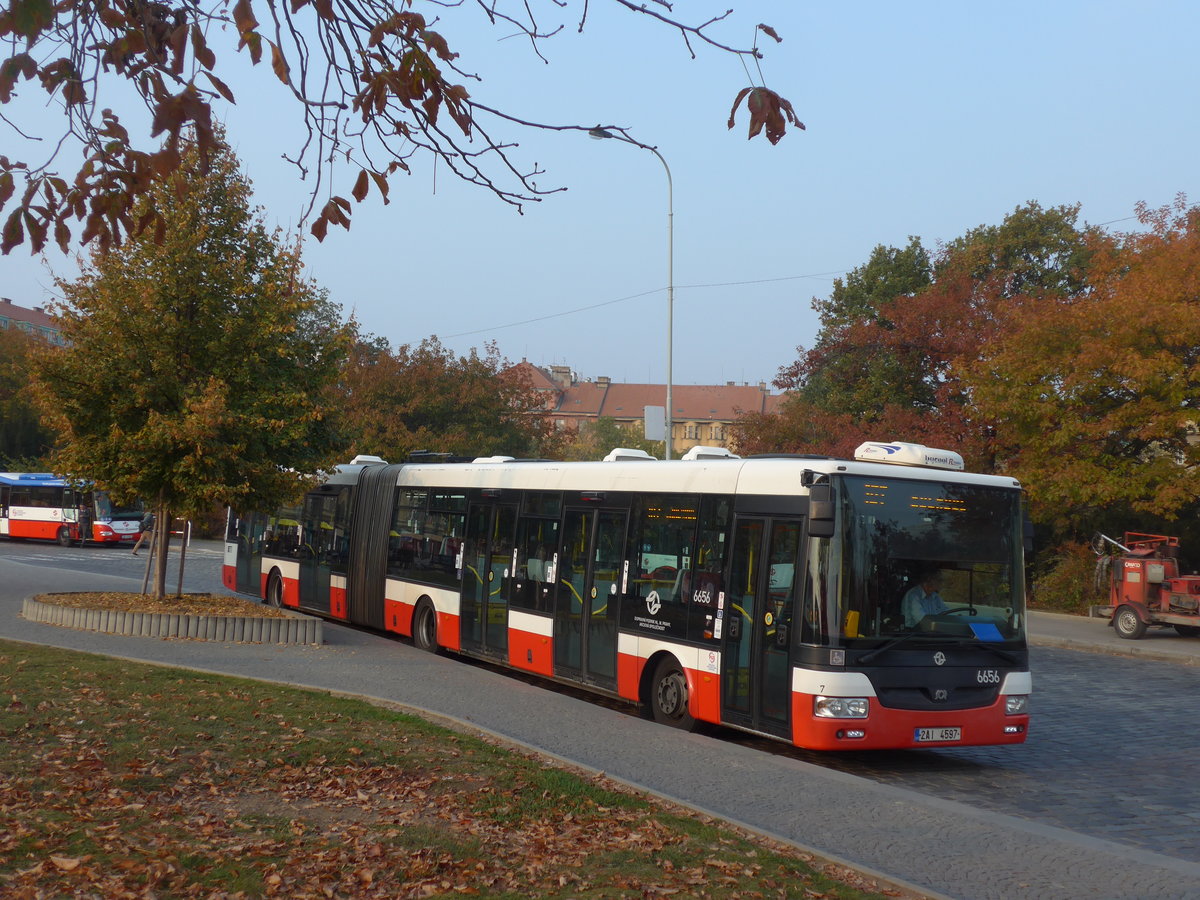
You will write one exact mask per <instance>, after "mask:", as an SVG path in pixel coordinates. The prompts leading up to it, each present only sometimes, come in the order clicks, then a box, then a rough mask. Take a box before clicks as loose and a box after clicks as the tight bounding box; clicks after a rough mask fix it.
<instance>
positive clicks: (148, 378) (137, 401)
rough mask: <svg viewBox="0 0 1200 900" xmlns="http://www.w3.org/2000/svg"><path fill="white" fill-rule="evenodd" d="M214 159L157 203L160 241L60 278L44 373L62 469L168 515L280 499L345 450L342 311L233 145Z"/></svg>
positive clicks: (111, 254) (192, 162)
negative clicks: (63, 343)
mask: <svg viewBox="0 0 1200 900" xmlns="http://www.w3.org/2000/svg"><path fill="white" fill-rule="evenodd" d="M201 157H202V153H201V151H200V148H199V147H196V146H189V147H187V148H185V149H184V151H183V159H182V164H181V167H180V168H179V169H178V170H177V171H175V173H174V174H173V175H171V177H170V180H169V181H164V182H161V183H158V184H156V185H155V187H154V188H153V191H152V196H151V197H149V198H148V199H147V201H146V202H147V203H148V204H149V203H155V204H157V206H158V207H159V209H161V210H162V211H163V215H164V221H163V225H164V230H163V234H162V236H161V241H160V242H155V241H154V240H153V239H152V236H151V235H150V234H149V233H144V234H142V235H141V236H139V237H137V238H134V239H132V240H130V241H128V242H126V243H125V244H124V245H122V246H121V247H120V248H110V250H109V251H108V252H100V251H99V250H96V251H95V252H93V254H92V255H91V258H90V262H89V263H88V264H87V265H86V267H85V269H84V271H83V273H82V275H81V276H80V278H79V279H78V280H76V281H74V282H70V283H67V282H60V283H59V289H60V290H61V291H62V292H63V296H64V297H65V301H64V303H63V304H62V305H61V307H60V309H59V310H58V312H59V315H60V317H61V321H62V327H63V333H64V335H65V336H66V337H67V338H68V339H69V340H70V341H71V346H70V347H69V348H64V349H59V350H54V351H51V352H49V353H47V354H44V355H41V356H40V357H39V358H38V360H37V365H36V367H35V380H36V387H37V390H38V394H39V397H40V400H41V404H42V408H43V412H44V414H45V415H46V417H47V420H48V422H49V423H50V424H51V425H52V426H53V428H54V430H55V431H56V432H57V434H58V437H59V449H58V452H57V454H56V456H55V468H56V470H57V471H61V472H67V473H70V474H72V475H74V476H77V477H80V478H85V479H88V480H91V481H93V482H95V483H96V484H97V485H98V486H99V487H101V488H105V489H107V490H109V491H110V492H112V493H113V494H114V496H116V497H118V498H132V497H140V498H143V499H145V500H147V501H149V502H152V503H153V505H154V507H155V508H156V510H157V514H158V517H159V521H160V523H161V522H169V521H170V519H171V516H173V515H179V516H187V517H198V516H200V515H201V514H204V513H207V512H208V511H209V510H210V509H211V508H212V507H213V506H214V505H218V504H227V503H228V504H232V505H235V506H251V505H253V506H271V505H274V504H276V503H278V502H280V501H281V500H283V499H284V498H285V497H288V496H291V495H293V494H294V493H295V490H296V481H297V473H314V472H316V471H317V470H320V469H324V468H327V467H328V466H329V465H331V464H332V463H333V462H334V461H335V459H336V458H337V456H338V454H337V452H336V438H337V436H336V433H335V431H334V429H333V428H332V427H331V425H330V423H329V421H328V419H327V417H326V415H325V412H324V409H323V407H322V401H323V399H324V398H325V392H326V391H327V387H328V385H330V384H331V383H332V382H333V381H334V380H335V379H336V377H337V375H338V373H339V371H340V366H341V362H342V359H343V358H344V355H345V348H346V344H347V343H348V335H347V331H346V327H345V326H344V325H343V324H342V323H341V322H340V319H339V315H338V312H339V311H338V309H337V307H335V306H334V305H333V304H331V303H330V302H329V300H328V298H327V296H326V295H325V293H324V292H323V291H322V290H320V289H318V288H317V287H316V286H315V285H314V284H313V283H311V282H310V281H308V280H306V278H305V277H304V274H303V270H302V263H301V258H300V253H299V250H298V249H297V248H294V247H289V246H285V245H284V244H283V243H281V240H280V236H279V234H278V233H272V232H270V231H268V230H267V229H266V227H265V226H264V224H263V222H262V216H261V213H260V212H258V211H256V210H253V209H252V208H251V207H250V185H249V183H248V182H247V180H246V179H245V178H244V177H243V176H242V174H241V173H240V171H239V169H238V166H237V160H236V159H235V157H234V155H233V153H232V152H231V151H230V150H229V149H228V148H226V147H225V146H224V145H223V144H218V145H217V147H216V149H215V152H214V153H213V154H212V155H211V156H210V159H209V161H208V165H207V166H205V165H204V164H203V163H202V160H201ZM139 209H140V207H139ZM135 211H136V210H135ZM159 552H160V556H159V565H158V567H157V572H158V580H157V584H156V585H155V593H156V595H158V596H161V595H162V594H163V593H164V590H165V580H164V579H165V574H166V566H165V565H164V564H163V563H165V555H166V545H165V542H160V551H159Z"/></svg>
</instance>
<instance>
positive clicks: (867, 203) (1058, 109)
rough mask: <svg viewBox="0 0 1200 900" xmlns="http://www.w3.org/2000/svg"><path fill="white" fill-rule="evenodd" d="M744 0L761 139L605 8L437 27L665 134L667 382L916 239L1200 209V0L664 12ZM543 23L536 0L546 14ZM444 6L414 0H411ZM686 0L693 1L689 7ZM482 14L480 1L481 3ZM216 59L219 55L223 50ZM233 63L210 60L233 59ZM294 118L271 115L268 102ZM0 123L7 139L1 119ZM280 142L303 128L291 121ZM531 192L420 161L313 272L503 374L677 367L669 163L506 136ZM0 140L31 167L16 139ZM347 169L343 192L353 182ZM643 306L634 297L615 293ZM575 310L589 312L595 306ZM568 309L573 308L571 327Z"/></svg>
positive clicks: (238, 135)
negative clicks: (798, 124) (554, 31)
mask: <svg viewBox="0 0 1200 900" xmlns="http://www.w3.org/2000/svg"><path fill="white" fill-rule="evenodd" d="M727 5H733V6H734V15H733V16H732V17H731V20H730V21H731V24H729V25H727V26H724V27H722V28H720V29H717V30H715V31H714V35H716V36H719V37H720V38H722V39H724V40H726V41H727V42H729V43H733V44H737V45H744V44H747V43H749V42H750V41H751V40H752V39H753V26H754V25H755V24H756V23H757V22H759V21H764V22H767V23H769V24H771V25H773V26H774V27H775V28H776V29H777V30H778V32H779V34H780V36H781V37H782V38H783V43H782V44H778V45H776V44H774V42H771V41H769V40H767V39H760V44H761V45H762V46H763V48H764V50H765V51H766V58H765V59H764V60H763V61H762V63H761V67H762V73H763V75H764V76H765V79H766V82H767V84H768V85H769V86H770V87H773V88H775V89H776V90H778V91H779V92H780V93H781V94H783V95H784V96H785V97H787V98H788V99H790V100H791V101H792V103H793V104H794V106H795V109H796V112H797V114H798V115H799V117H800V119H801V120H802V121H804V122H805V123H806V125H807V131H803V132H802V131H798V130H792V129H789V131H788V134H787V136H786V137H785V138H784V139H783V141H782V142H781V143H780V144H779V145H777V146H775V147H772V146H770V145H769V144H768V143H767V142H766V141H765V140H764V139H763V138H762V137H761V136H760V137H758V138H756V139H755V140H753V141H747V139H746V125H747V117H746V114H745V111H744V110H742V111H741V113H740V114H739V117H738V124H737V126H736V127H735V129H734V130H732V131H729V130H727V129H726V125H725V123H726V119H727V117H728V114H729V107H730V105H731V103H732V100H733V97H734V95H735V94H736V92H737V91H738V89H739V88H741V87H742V86H743V85H745V84H746V83H747V75H746V72H745V71H744V70H743V67H742V64H741V63H740V62H739V61H737V60H736V59H734V58H732V57H727V56H725V55H723V54H719V53H717V52H715V51H711V50H707V49H705V48H702V47H699V46H698V45H697V53H698V57H699V58H698V59H696V60H692V59H691V58H690V57H689V55H688V53H687V51H686V49H685V48H684V47H683V45H682V43H681V41H680V40H679V39H678V38H677V37H676V36H675V35H673V34H672V33H671V32H669V31H668V30H666V29H664V28H661V27H656V26H655V25H654V24H653V23H651V22H649V21H647V20H644V19H643V17H640V16H636V15H633V14H630V13H627V12H625V11H624V10H620V9H617V8H616V7H615V6H614V5H612V4H609V3H608V2H607V0H592V2H591V7H592V10H591V18H590V21H589V26H588V28H587V30H585V32H584V33H583V34H582V35H580V34H578V33H577V32H576V28H575V20H574V19H573V18H571V17H570V16H567V17H566V18H565V20H564V21H565V22H566V26H567V27H566V28H565V29H564V30H563V32H562V33H561V34H560V35H559V36H557V37H555V38H554V39H552V40H550V41H548V42H546V43H545V44H544V47H543V52H544V53H545V55H546V56H547V58H548V59H549V65H546V64H543V63H542V62H541V61H539V60H537V59H536V58H534V57H533V56H532V55H531V54H530V53H529V52H528V50H527V49H526V47H525V46H524V45H522V43H521V42H520V41H519V40H517V39H513V40H499V38H501V37H502V36H503V35H504V34H505V32H504V31H503V30H501V29H495V30H493V29H488V28H486V27H484V26H483V25H482V19H481V17H480V16H479V15H478V14H477V13H476V12H475V11H474V8H473V6H472V5H471V4H468V6H467V7H466V8H464V9H461V10H458V11H457V12H454V11H450V12H449V13H448V14H449V15H452V16H453V17H454V18H455V19H466V20H467V21H468V22H469V23H470V22H473V23H476V24H472V25H470V26H469V27H468V28H467V30H465V31H464V30H462V27H461V26H459V25H457V24H455V22H454V21H448V22H447V23H446V24H445V26H443V28H442V31H443V33H444V34H445V35H446V37H447V38H448V40H449V41H450V42H451V45H452V47H454V48H455V49H459V50H460V51H461V52H462V53H463V63H464V66H466V67H467V68H470V69H473V70H475V71H478V72H479V73H480V74H481V75H483V77H484V82H483V84H482V85H473V86H471V88H470V89H471V91H472V94H473V95H475V96H477V97H478V98H479V99H480V100H481V101H483V102H488V103H491V104H493V105H500V106H502V107H504V108H506V109H507V110H508V111H510V112H512V113H513V114H516V115H519V116H521V117H525V118H532V119H538V120H541V121H547V122H551V123H560V124H567V123H580V124H593V123H605V124H613V125H620V126H627V127H628V128H629V129H631V133H632V134H633V135H634V136H636V137H637V138H639V139H640V140H642V141H644V142H645V143H648V144H652V145H655V146H657V148H658V149H659V151H660V152H661V153H662V155H663V157H664V158H665V159H666V160H667V163H668V164H669V166H670V168H671V173H672V176H673V179H674V187H675V190H674V213H675V215H674V224H675V227H674V248H675V266H674V280H675V285H676V290H675V306H674V379H675V383H676V384H714V383H716V384H720V383H724V382H727V381H735V382H739V383H741V382H749V383H757V382H760V381H766V382H768V383H769V382H770V381H771V380H772V379H773V378H774V377H775V375H776V374H777V372H778V370H779V369H780V367H782V366H786V365H787V364H789V363H790V362H792V361H793V360H795V358H796V355H797V353H796V347H797V345H806V346H807V345H811V344H812V342H813V339H814V337H815V335H816V330H817V326H818V323H817V319H816V316H815V314H814V313H813V311H812V307H811V304H812V299H813V297H823V296H826V295H827V294H828V291H829V289H830V287H831V285H832V281H833V278H834V277H835V275H837V274H841V273H844V272H846V271H848V270H850V269H852V268H854V267H855V266H858V265H860V264H862V263H863V262H865V261H866V259H867V258H868V256H869V254H870V252H871V250H872V248H874V247H875V246H876V245H877V244H889V245H897V246H901V245H903V244H905V243H907V240H908V236H909V235H917V236H919V237H920V238H921V239H922V240H923V242H924V243H925V245H926V247H928V248H930V249H934V248H935V247H936V246H937V244H938V242H942V241H949V240H952V239H953V238H955V237H957V236H959V235H961V234H962V233H963V232H965V231H966V230H967V229H969V228H972V227H975V226H978V225H985V224H998V223H999V222H1000V221H1001V220H1002V219H1003V217H1004V216H1005V215H1006V214H1007V213H1008V212H1011V211H1012V210H1013V208H1015V207H1016V206H1018V205H1020V204H1022V203H1025V202H1027V201H1030V200H1036V201H1038V202H1040V203H1041V204H1042V205H1043V206H1052V205H1058V204H1067V203H1080V204H1082V213H1081V218H1082V219H1083V220H1084V221H1087V222H1091V223H1097V224H1098V223H1110V222H1111V223H1113V225H1112V226H1111V227H1113V228H1118V229H1121V228H1132V227H1135V226H1136V223H1135V222H1133V221H1122V220H1126V219H1127V218H1128V217H1130V216H1132V215H1133V214H1134V206H1135V204H1136V203H1137V202H1138V201H1142V200H1144V201H1146V202H1148V203H1150V204H1151V205H1153V206H1159V205H1163V204H1166V203H1168V202H1170V201H1171V200H1172V199H1173V198H1174V196H1175V195H1176V194H1177V193H1179V192H1184V193H1186V194H1188V195H1189V197H1190V198H1191V200H1192V201H1193V202H1200V184H1198V183H1197V156H1196V152H1197V151H1196V148H1197V147H1198V146H1200V102H1198V100H1200V97H1198V96H1197V93H1198V91H1197V83H1198V81H1197V77H1196V70H1195V59H1196V50H1195V46H1196V39H1197V36H1198V35H1200V28H1198V26H1200V4H1196V3H1195V2H1191V0H1162V2H1156V0H1138V2H1133V0H1128V2H1115V0H1114V2H1104V0H1094V2H1088V0H1055V2H1051V3H1046V2H1025V0H1012V2H1005V3H994V2H977V3H969V4H968V3H958V2H921V0H918V2H912V3H902V4H901V3H892V2H859V3H845V4H816V3H803V2H797V0H787V2H780V3H772V4H766V3H761V2H759V3H752V2H749V0H735V2H733V3H732V4H727V3H726V2H725V0H722V2H721V3H710V2H707V0H704V2H701V0H697V2H693V3H686V4H684V3H678V4H676V10H677V12H678V13H679V14H680V15H682V16H685V17H691V18H700V17H701V16H703V14H705V13H710V14H711V13H717V14H719V13H720V12H723V11H724V9H726V8H727ZM535 6H536V8H538V9H540V10H541V11H542V12H543V13H544V14H545V17H546V18H545V21H550V17H552V16H554V15H556V14H555V13H554V11H553V7H552V5H551V4H549V3H544V4H535ZM423 7H424V11H425V12H426V13H427V14H429V15H432V14H433V13H434V12H435V11H436V8H435V7H432V6H428V5H426V4H423V3H422V2H421V0H418V2H417V5H416V8H418V9H422V8H423ZM691 9H695V10H696V11H697V12H694V13H693V12H689V10H691ZM468 13H469V15H468ZM218 53H220V51H219V50H218ZM223 58H224V57H223ZM255 75H256V77H254V78H249V77H246V76H244V75H240V74H239V75H232V76H230V77H229V78H227V80H229V81H230V83H231V86H233V88H234V90H235V92H237V93H238V94H239V97H240V104H239V107H238V108H237V109H235V110H232V111H229V112H228V114H227V116H226V121H227V124H228V128H229V132H230V134H229V136H230V139H231V143H232V144H233V145H234V148H235V150H236V151H237V152H238V154H239V156H240V157H241V158H242V160H243V162H244V164H245V167H246V169H247V171H248V173H249V175H250V177H251V178H252V179H253V181H254V184H255V189H256V201H257V202H258V203H260V204H261V205H263V206H264V207H265V208H266V210H267V213H268V220H269V221H270V222H272V223H277V224H279V225H282V226H283V227H285V228H286V227H291V226H292V225H294V223H295V221H296V219H297V217H298V214H299V211H300V209H301V207H302V202H303V200H304V198H305V197H306V196H307V190H308V187H307V185H306V184H304V183H301V182H299V181H298V180H297V179H296V178H295V176H294V174H293V170H292V169H290V168H289V167H288V166H287V165H286V164H285V163H283V162H282V161H280V156H281V154H284V153H287V152H294V150H295V147H296V144H295V141H294V140H293V137H292V136H294V135H295V134H296V133H297V132H296V131H295V129H294V128H290V126H289V122H288V120H287V119H286V117H285V115H284V113H285V112H286V107H283V104H282V103H279V102H276V100H277V97H276V95H275V94H274V93H273V90H274V88H273V87H272V86H271V85H270V76H269V71H268V70H266V67H265V66H263V67H260V71H259V72H257V73H255ZM281 107H283V108H282V109H281ZM0 127H2V126H0ZM289 129H290V130H289ZM510 136H511V137H513V138H514V139H517V140H519V141H520V142H521V147H520V149H519V150H518V151H516V153H517V156H518V158H521V159H524V160H526V161H532V160H536V161H537V162H538V163H539V164H540V165H541V166H542V167H543V168H545V169H546V170H547V173H546V174H545V175H543V176H542V177H541V178H540V180H539V183H540V185H541V186H543V187H551V186H557V185H563V186H566V187H568V188H569V190H568V191H567V192H566V193H563V194H556V195H553V196H551V197H549V198H547V199H546V200H545V201H544V202H542V203H535V204H528V205H527V206H526V208H525V214H524V215H523V216H522V215H518V214H517V213H516V212H515V211H514V210H513V209H512V208H511V207H509V206H507V205H505V204H503V203H501V202H500V201H498V200H497V199H496V198H495V197H494V196H493V195H491V194H490V193H487V192H485V191H482V190H479V189H476V188H471V187H469V186H466V185H463V184H461V183H458V182H456V181H455V180H454V179H453V178H452V177H451V176H450V175H449V173H448V172H447V171H446V170H445V168H444V167H443V168H440V169H439V170H438V172H437V174H436V178H435V175H434V173H433V172H432V170H431V168H430V167H429V165H428V163H427V162H426V163H418V165H417V166H416V167H415V168H414V172H413V174H412V175H411V176H399V177H398V178H397V179H396V181H395V183H394V186H393V188H392V194H391V198H392V202H391V204H390V205H388V206H383V205H382V204H381V203H379V201H378V199H377V198H375V197H374V196H373V197H372V198H371V199H369V200H368V201H367V202H366V203H364V204H362V205H359V206H356V208H355V211H354V225H353V228H352V229H351V230H350V231H349V232H348V233H347V232H344V231H342V230H341V229H333V230H331V232H330V235H329V237H328V238H327V239H326V241H325V243H324V244H321V245H318V244H316V243H315V242H311V243H310V244H309V245H308V247H307V249H306V259H307V261H308V264H309V266H310V269H311V271H312V273H313V275H314V276H315V278H316V279H317V280H318V281H319V282H320V283H321V284H323V285H324V286H325V287H327V288H328V289H329V291H330V293H331V296H332V298H333V299H334V300H335V301H337V302H338V303H340V304H341V305H342V306H343V307H344V309H345V310H346V312H347V314H350V313H353V314H354V315H355V316H356V317H357V318H358V320H359V321H360V323H361V324H362V327H363V328H364V329H365V330H367V331H369V332H371V333H374V334H377V335H381V336H384V337H386V338H388V339H389V340H390V341H391V342H392V343H393V344H402V343H416V342H419V341H420V340H421V339H422V338H424V337H427V336H429V335H437V336H439V338H440V339H441V340H442V341H443V343H444V344H446V345H447V346H448V347H450V348H451V349H453V350H455V351H458V352H466V351H468V350H469V349H470V348H471V347H473V346H481V345H482V343H483V342H484V341H486V340H495V341H496V342H497V343H498V345H499V348H500V351H501V352H502V353H503V354H504V355H505V356H507V357H508V358H509V359H510V360H512V361H514V362H516V361H519V360H521V359H522V358H527V359H528V360H529V361H530V362H533V363H536V364H539V365H550V364H564V365H569V366H571V367H572V368H573V369H575V370H576V371H577V372H578V373H579V374H580V376H581V377H584V378H594V377H597V376H602V375H607V376H609V377H611V378H613V379H614V380H617V381H629V382H646V381H651V382H659V383H661V382H662V381H663V380H664V379H665V377H666V370H665V355H666V306H667V304H666V290H665V287H666V259H667V228H666V223H667V194H666V176H665V173H664V170H663V167H662V165H661V164H660V163H659V161H658V160H657V159H655V158H654V156H653V155H651V154H650V153H648V152H646V151H644V150H639V149H638V148H636V147H632V146H628V145H623V144H620V143H618V142H616V141H593V140H588V139H587V138H585V137H582V136H579V135H575V134H568V135H560V134H544V133H528V132H513V133H512V134H511V135H510ZM5 145H6V146H5V148H4V150H3V151H2V152H5V153H8V154H10V155H19V154H18V153H17V151H18V149H19V148H18V147H17V146H14V141H13V138H12V135H11V132H7V133H6V137H5ZM350 186H351V184H350V180H349V178H348V177H346V176H345V175H343V181H342V183H341V184H339V188H340V192H341V193H343V194H344V195H348V194H349V191H350ZM47 266H48V267H49V270H50V271H53V272H68V273H69V272H70V271H72V269H71V267H70V264H69V262H68V261H66V260H64V259H63V258H62V257H61V256H60V255H59V254H58V253H57V251H54V252H53V253H52V254H51V255H50V256H48V257H47V260H46V264H45V265H43V264H42V263H41V262H39V261H37V260H31V259H30V258H29V257H28V251H24V252H22V251H14V254H13V255H12V256H9V257H4V258H0V277H2V284H3V287H2V288H0V294H3V295H4V296H8V297H11V298H12V299H13V300H15V301H16V302H17V303H21V304H23V305H27V306H30V305H36V304H40V303H43V302H45V301H46V300H47V299H48V298H49V297H50V296H51V295H52V293H53V287H52V283H51V278H50V276H49V275H48V274H47ZM623 298H633V299H623ZM588 307H591V308H590V309H589V308H588ZM560 313H569V314H567V315H558V314H560Z"/></svg>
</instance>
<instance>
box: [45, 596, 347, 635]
mask: <svg viewBox="0 0 1200 900" xmlns="http://www.w3.org/2000/svg"><path fill="white" fill-rule="evenodd" d="M21 616H22V617H23V618H25V619H28V620H29V621H30V622H41V623H43V624H46V625H59V626H62V627H64V628H74V629H77V630H80V631H100V632H104V633H105V634H128V635H134V636H136V637H159V638H185V639H188V640H193V641H233V642H235V643H256V644H322V643H324V628H323V625H324V622H323V621H322V620H321V619H314V618H312V617H310V616H303V615H300V614H298V613H291V614H289V615H288V616H287V617H286V618H274V617H272V618H267V617H264V616H196V615H179V614H177V613H124V612H113V611H112V610H97V609H80V608H78V607H74V606H60V605H58V604H56V603H42V602H41V601H40V600H35V599H34V598H32V597H26V598H25V599H24V600H23V601H22V603H21Z"/></svg>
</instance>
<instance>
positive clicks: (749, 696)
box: [721, 517, 802, 738]
mask: <svg viewBox="0 0 1200 900" xmlns="http://www.w3.org/2000/svg"><path fill="white" fill-rule="evenodd" d="M801 525H802V520H800V519H793V518H786V519H785V518H767V517H738V518H737V520H736V522H735V526H734V542H733V558H732V560H731V561H730V579H729V595H728V597H727V600H726V609H725V628H724V634H723V645H722V652H721V665H722V672H721V719H722V721H724V722H728V723H729V724H731V725H739V726H742V727H745V728H752V729H754V730H756V731H763V732H766V733H768V734H775V735H779V736H781V737H788V738H790V737H791V698H792V677H791V673H792V666H791V645H792V634H791V631H792V623H793V621H794V620H795V615H794V611H795V600H796V580H797V579H796V573H797V571H799V569H798V563H799V548H800V537H801V533H802V531H801Z"/></svg>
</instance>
